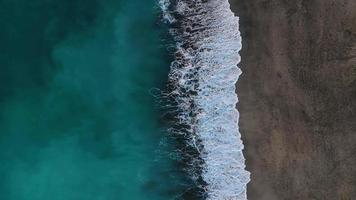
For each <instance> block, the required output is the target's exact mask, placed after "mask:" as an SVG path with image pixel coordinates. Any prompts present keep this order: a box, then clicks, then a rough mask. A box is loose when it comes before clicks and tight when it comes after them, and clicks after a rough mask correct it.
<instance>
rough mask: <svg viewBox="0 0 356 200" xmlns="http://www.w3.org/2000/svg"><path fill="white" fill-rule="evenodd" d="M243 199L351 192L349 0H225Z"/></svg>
mask: <svg viewBox="0 0 356 200" xmlns="http://www.w3.org/2000/svg"><path fill="white" fill-rule="evenodd" d="M230 3H231V5H232V9H233V11H234V12H235V13H236V14H237V15H239V16H240V31H241V33H242V37H243V50H242V52H241V56H242V62H241V64H240V67H241V68H242V70H243V75H242V76H241V77H240V80H239V81H238V84H237V92H238V96H239V100H240V103H239V104H238V109H239V111H240V131H241V134H242V135H243V140H244V144H245V156H246V159H247V161H246V164H247V169H248V170H249V171H250V172H251V173H252V174H251V179H252V181H251V182H250V183H249V185H248V197H249V200H255V199H256V200H299V199H300V200H309V199H310V200H339V199H340V200H351V199H355V196H356V1H354V0H309V1H306V0H295V1H291V0H290V1H286V0H268V1H267V0H265V1H263V0H230Z"/></svg>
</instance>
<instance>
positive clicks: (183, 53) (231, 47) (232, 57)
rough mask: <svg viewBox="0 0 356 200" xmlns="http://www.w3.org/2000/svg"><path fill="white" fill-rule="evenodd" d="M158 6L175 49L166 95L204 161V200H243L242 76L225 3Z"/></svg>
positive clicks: (203, 0)
mask: <svg viewBox="0 0 356 200" xmlns="http://www.w3.org/2000/svg"><path fill="white" fill-rule="evenodd" d="M160 3H161V7H162V10H163V12H164V16H165V19H166V20H167V21H168V22H169V23H172V28H171V30H170V32H171V33H172V34H173V36H174V39H175V41H176V43H177V50H176V60H175V61H174V62H173V63H172V65H171V72H170V75H169V76H170V77H169V79H170V82H171V83H173V90H172V91H171V93H170V94H169V95H171V96H172V97H174V98H175V101H176V102H177V104H178V110H179V113H178V116H177V119H178V121H179V123H180V124H182V125H184V127H185V129H184V131H182V132H184V133H182V134H185V135H186V137H187V138H189V145H191V146H193V147H196V149H197V151H198V152H199V156H200V158H201V159H203V161H204V163H203V164H202V166H200V167H201V168H202V171H201V176H202V178H203V180H204V181H205V182H206V186H204V187H205V191H206V193H207V199H210V200H246V199H247V197H246V185H247V183H248V182H249V181H250V174H249V172H248V171H246V170H245V158H244V156H243V153H242V150H243V144H242V141H241V135H240V133H239V127H238V119H239V113H238V111H237V109H236V103H237V102H238V98H237V95H236V92H235V91H236V88H235V83H236V82H237V80H238V77H239V76H240V74H241V70H240V69H239V68H238V67H237V64H238V63H239V62H240V56H239V51H240V49H241V37H240V32H239V30H238V27H239V23H238V18H237V17H235V16H234V14H233V13H232V12H231V10H230V5H229V3H228V0H174V1H172V2H170V1H168V0H160ZM170 3H172V5H170ZM167 16H169V17H167Z"/></svg>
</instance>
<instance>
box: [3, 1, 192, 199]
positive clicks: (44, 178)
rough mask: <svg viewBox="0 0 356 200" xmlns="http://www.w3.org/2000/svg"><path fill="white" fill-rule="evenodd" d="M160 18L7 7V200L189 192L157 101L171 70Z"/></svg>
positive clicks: (78, 5)
mask: <svg viewBox="0 0 356 200" xmlns="http://www.w3.org/2000/svg"><path fill="white" fill-rule="evenodd" d="M158 12H159V11H158V8H157V7H156V6H155V1H154V0H145V1H142V0H125V1H123V0H61V1H58V0H31V1H27V0H5V1H0V26H1V31H0V159H1V164H0V194H1V197H0V199H1V200H101V199H102V200H136V199H137V200H145V199H149V200H160V199H173V198H174V197H175V196H177V195H179V194H180V193H182V192H183V190H185V189H186V188H185V187H186V186H184V183H185V180H184V176H183V175H182V174H181V172H180V171H179V169H178V167H177V166H176V165H175V163H174V161H172V160H171V159H169V157H168V156H167V153H168V152H170V151H171V150H172V149H171V148H172V147H170V146H169V145H167V144H166V145H164V144H165V141H167V138H166V136H167V133H165V131H164V127H162V125H161V123H160V120H161V119H160V115H161V113H160V112H159V111H158V109H157V105H156V102H155V99H154V98H153V97H152V95H150V94H149V90H150V89H151V88H164V85H165V83H166V79H167V74H168V70H169V59H168V56H167V52H166V50H165V46H164V42H163V41H162V40H161V37H162V34H164V33H165V31H166V30H165V29H164V27H161V26H159V25H158V24H159V19H158V17H157V16H158ZM162 144H163V145H162Z"/></svg>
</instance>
